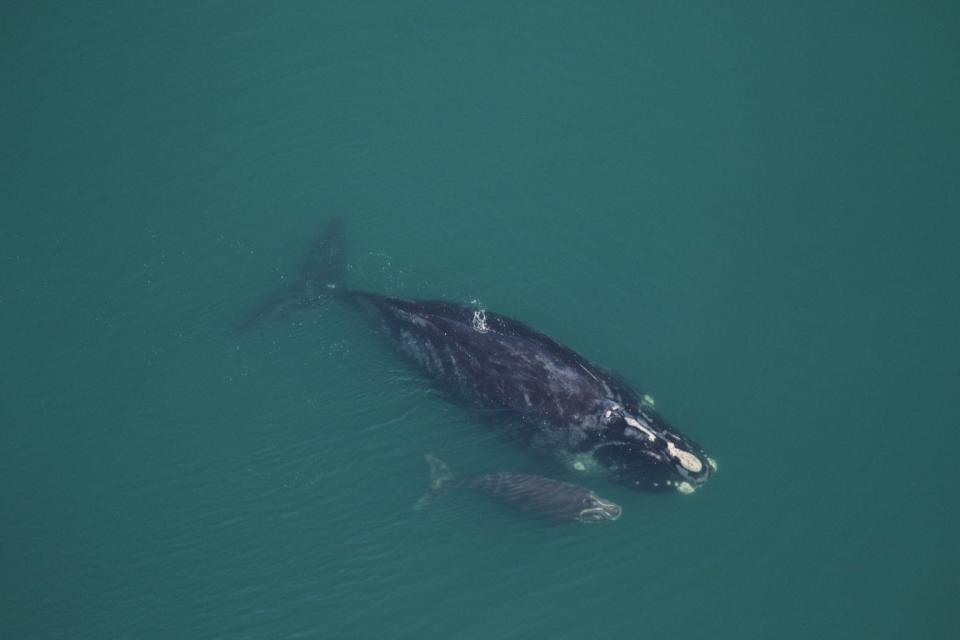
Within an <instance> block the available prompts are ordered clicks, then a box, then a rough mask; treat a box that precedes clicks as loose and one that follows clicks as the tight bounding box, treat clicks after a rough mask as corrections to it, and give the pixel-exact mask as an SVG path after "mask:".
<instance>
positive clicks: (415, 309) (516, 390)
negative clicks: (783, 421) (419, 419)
mask: <svg viewBox="0 0 960 640" xmlns="http://www.w3.org/2000/svg"><path fill="white" fill-rule="evenodd" d="M343 227H344V225H343V222H342V220H341V219H339V218H337V219H333V220H332V221H330V222H329V223H328V224H327V225H326V226H325V227H324V229H323V230H322V231H321V233H320V234H319V236H318V237H317V239H316V240H315V241H314V243H313V244H312V245H311V248H310V249H309V251H308V252H307V256H306V258H305V260H304V261H303V266H302V267H301V270H300V274H299V277H297V278H295V279H293V280H292V281H291V282H290V284H288V285H286V286H285V287H284V288H282V289H281V290H279V291H276V292H274V293H273V294H271V295H269V296H268V297H266V298H265V299H264V300H263V301H262V302H261V303H259V304H257V305H255V306H253V307H252V308H251V309H250V310H248V312H247V313H246V314H245V315H244V317H243V318H242V319H241V321H240V323H239V327H240V328H241V329H243V330H251V329H254V328H256V327H258V326H261V325H262V324H263V323H265V322H268V321H271V320H276V319H281V318H284V317H287V316H289V315H290V314H291V313H294V312H297V311H303V310H308V309H311V308H316V307H319V306H321V305H326V304H330V303H339V304H343V305H345V307H348V308H351V309H355V310H363V311H365V312H366V314H367V316H368V317H370V318H371V319H373V321H374V322H376V323H378V324H379V325H380V327H381V328H382V333H383V334H384V335H385V336H386V337H387V338H388V339H389V340H390V342H391V343H392V344H393V345H394V346H395V347H396V350H397V352H398V353H399V354H400V355H401V356H403V357H404V358H405V359H406V360H407V361H408V362H410V363H411V364H412V365H413V366H414V367H416V368H418V369H419V370H420V371H421V372H422V373H423V374H424V375H425V377H426V379H427V380H429V381H430V382H431V383H432V384H434V385H435V386H437V387H438V388H440V389H442V390H443V391H444V392H445V393H446V395H447V396H448V397H449V398H451V399H452V400H454V401H456V402H457V403H459V404H462V405H464V406H467V407H472V408H473V409H475V410H477V411H478V412H479V413H480V415H483V416H487V417H492V418H493V421H494V422H495V423H497V424H498V425H499V427H500V430H501V431H503V432H505V433H506V434H508V435H509V436H512V437H513V438H514V439H515V440H516V441H517V442H519V443H520V444H521V445H522V446H524V447H526V448H528V449H529V450H530V451H533V452H536V453H537V454H538V455H541V456H546V457H548V458H549V459H552V460H554V461H555V462H557V463H559V464H560V465H562V466H563V467H565V468H567V469H573V470H576V471H579V472H583V473H598V474H603V475H606V476H607V477H608V478H609V479H611V480H612V481H614V482H617V483H621V484H624V485H626V486H629V487H632V488H636V489H639V490H643V491H649V492H670V491H677V492H680V493H684V494H689V493H692V492H693V491H694V490H696V489H697V488H699V487H701V486H703V485H704V483H706V482H707V480H708V479H710V478H711V477H712V476H713V474H714V473H715V472H716V470H717V464H716V462H715V461H714V460H713V459H712V458H711V457H710V456H708V455H707V454H706V452H705V451H704V449H703V448H702V447H701V446H700V445H699V444H698V443H697V442H695V441H694V440H693V439H692V438H690V437H689V436H687V435H686V434H684V433H683V432H681V431H680V430H679V429H677V428H675V427H674V426H673V425H672V424H670V423H669V422H668V421H667V420H666V419H665V418H663V417H662V415H661V414H660V412H659V411H658V410H657V409H656V408H655V405H654V402H653V401H652V398H651V397H650V396H649V395H647V394H643V393H641V392H639V391H637V390H635V389H634V388H633V387H632V386H630V385H629V384H628V383H626V382H625V381H623V380H622V379H621V378H620V376H617V375H614V374H612V373H610V372H609V371H606V370H605V369H603V368H602V367H600V366H598V365H595V364H594V363H592V362H591V361H590V360H588V359H587V358H586V357H584V356H582V355H580V354H579V353H577V352H576V351H574V350H573V349H572V348H570V347H568V346H566V345H564V344H562V343H560V342H559V341H557V340H554V339H553V338H551V337H550V336H547V335H546V334H544V333H541V332H540V331H537V330H536V329H534V328H532V327H530V326H528V325H527V324H525V323H523V322H521V321H519V320H516V319H513V318H510V317H508V316H506V315H501V314H498V313H494V312H492V311H489V310H487V309H484V308H480V307H478V306H477V305H476V304H474V303H469V304H466V303H458V302H454V301H445V300H412V299H404V298H397V297H392V296H389V295H386V294H381V293H375V292H371V291H364V290H360V289H356V288H351V287H347V286H346V285H345V283H344V275H345V271H346V268H345V267H346V261H345V249H344V238H343Z"/></svg>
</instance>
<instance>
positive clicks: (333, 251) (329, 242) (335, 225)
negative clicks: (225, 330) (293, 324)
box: [238, 218, 346, 330]
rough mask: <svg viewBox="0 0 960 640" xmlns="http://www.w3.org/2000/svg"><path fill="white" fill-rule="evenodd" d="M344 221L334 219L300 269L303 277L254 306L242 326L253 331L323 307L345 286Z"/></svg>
mask: <svg viewBox="0 0 960 640" xmlns="http://www.w3.org/2000/svg"><path fill="white" fill-rule="evenodd" d="M342 229H343V221H342V220H341V219H340V218H334V219H333V220H331V221H330V222H329V223H327V226H326V227H324V229H323V231H322V232H321V233H320V235H319V236H318V237H317V239H316V240H315V241H314V243H313V246H312V247H311V248H310V252H309V253H308V254H307V257H306V259H305V260H304V261H303V266H302V267H301V268H300V277H299V278H298V279H297V280H296V281H295V282H293V283H291V284H289V285H287V286H286V287H284V288H282V289H280V290H279V291H276V292H274V293H273V294H272V295H271V296H270V297H268V298H267V299H266V300H264V301H263V302H261V303H260V304H257V305H256V306H254V307H252V308H251V309H250V310H249V311H248V312H247V314H246V315H245V316H244V317H243V319H242V320H241V321H240V323H239V325H238V326H239V328H240V329H241V330H247V329H253V328H255V327H257V326H259V325H261V324H264V323H265V322H267V321H270V320H279V319H283V318H286V317H287V316H288V315H290V314H291V313H293V312H294V311H299V310H302V309H310V308H313V307H316V306H318V305H320V304H323V303H324V302H326V301H327V300H329V299H330V298H331V296H332V295H333V293H334V292H335V291H336V290H337V289H339V288H341V287H342V286H343V275H344V272H345V271H346V260H345V257H344V251H343V233H342Z"/></svg>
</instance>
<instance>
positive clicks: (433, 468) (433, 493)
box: [414, 453, 453, 509]
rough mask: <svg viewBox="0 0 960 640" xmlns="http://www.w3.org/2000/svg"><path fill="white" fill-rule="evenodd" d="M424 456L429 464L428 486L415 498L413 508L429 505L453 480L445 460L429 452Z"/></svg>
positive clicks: (422, 507) (444, 491) (446, 489)
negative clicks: (418, 497) (417, 498)
mask: <svg viewBox="0 0 960 640" xmlns="http://www.w3.org/2000/svg"><path fill="white" fill-rule="evenodd" d="M426 458H427V464H428V465H430V488H429V489H428V490H427V491H426V492H425V493H424V494H423V495H422V496H420V499H419V500H417V504H416V506H415V507H414V508H415V509H424V508H426V507H428V506H430V503H432V502H433V501H434V500H436V499H437V498H439V497H440V496H442V495H443V494H444V493H446V492H447V491H448V490H449V489H450V487H451V482H452V481H453V474H452V473H450V469H448V468H447V463H446V462H444V461H443V460H441V459H440V458H436V457H434V456H432V455H430V454H429V453H428V454H427V455H426Z"/></svg>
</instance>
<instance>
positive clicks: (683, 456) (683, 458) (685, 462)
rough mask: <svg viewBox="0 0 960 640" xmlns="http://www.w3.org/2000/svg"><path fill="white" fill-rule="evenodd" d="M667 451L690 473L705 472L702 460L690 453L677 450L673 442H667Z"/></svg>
mask: <svg viewBox="0 0 960 640" xmlns="http://www.w3.org/2000/svg"><path fill="white" fill-rule="evenodd" d="M667 451H668V452H669V453H670V455H671V456H673V457H674V458H676V459H677V460H679V461H680V464H681V465H682V466H683V468H684V469H686V470H687V471H689V472H690V473H700V472H701V471H702V470H703V463H702V462H700V458H698V457H697V456H695V455H693V454H692V453H690V452H689V451H684V450H683V449H677V447H676V445H674V444H673V443H672V442H669V441H668V442H667Z"/></svg>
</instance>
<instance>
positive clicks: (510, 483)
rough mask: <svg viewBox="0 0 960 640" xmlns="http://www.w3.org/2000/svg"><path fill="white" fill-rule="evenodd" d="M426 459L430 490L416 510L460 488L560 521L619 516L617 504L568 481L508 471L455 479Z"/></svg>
mask: <svg viewBox="0 0 960 640" xmlns="http://www.w3.org/2000/svg"><path fill="white" fill-rule="evenodd" d="M426 459H427V464H428V465H429V466H430V489H429V491H427V493H425V494H423V496H421V498H420V500H419V502H418V503H417V507H418V508H423V507H424V506H426V505H427V504H429V503H430V502H432V501H433V500H435V499H436V498H437V497H439V496H441V495H444V494H445V493H447V492H448V491H451V490H454V489H460V488H464V489H470V490H473V491H477V492H480V493H482V494H485V495H487V496H489V497H491V498H494V499H496V500H499V501H501V502H504V503H506V504H508V505H511V506H513V507H516V508H517V509H519V510H520V511H524V512H528V513H534V514H538V515H541V516H545V517H547V518H549V519H551V520H557V521H560V522H586V523H589V522H609V521H612V520H616V519H617V518H619V517H620V515H621V514H622V513H623V508H622V507H621V506H620V505H618V504H617V503H615V502H611V501H610V500H607V499H605V498H601V497H600V496H598V495H597V494H596V493H594V492H593V491H591V490H590V489H587V488H585V487H581V486H579V485H576V484H573V483H570V482H564V481H562V480H555V479H553V478H547V477H544V476H538V475H532V474H527V473H514V472H512V471H498V472H496V473H488V474H485V475H481V476H462V477H457V478H455V477H454V476H453V474H452V473H450V469H449V468H448V467H447V464H446V463H445V462H444V461H443V460H440V459H439V458H437V457H435V456H432V455H429V454H428V455H427V456H426Z"/></svg>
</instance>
